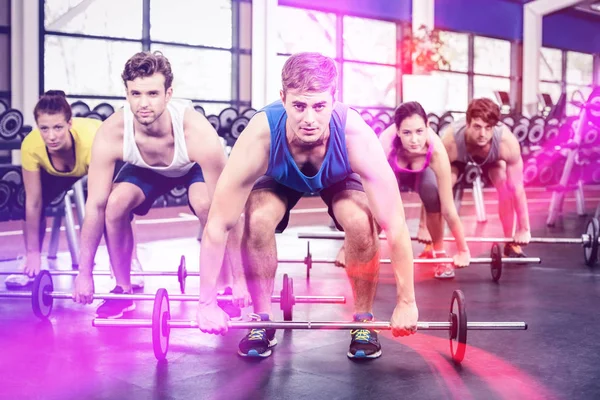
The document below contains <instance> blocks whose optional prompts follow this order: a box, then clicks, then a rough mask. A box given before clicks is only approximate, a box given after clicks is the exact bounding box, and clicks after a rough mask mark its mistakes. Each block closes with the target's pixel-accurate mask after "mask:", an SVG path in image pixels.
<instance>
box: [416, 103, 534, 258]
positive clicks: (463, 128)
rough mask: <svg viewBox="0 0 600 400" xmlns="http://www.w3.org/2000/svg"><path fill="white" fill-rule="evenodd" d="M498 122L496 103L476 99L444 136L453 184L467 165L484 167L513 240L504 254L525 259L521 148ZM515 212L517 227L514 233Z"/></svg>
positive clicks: (527, 230) (526, 238)
mask: <svg viewBox="0 0 600 400" xmlns="http://www.w3.org/2000/svg"><path fill="white" fill-rule="evenodd" d="M499 120H500V108H499V107H498V105H496V103H494V102H493V101H492V100H490V99H486V98H481V99H475V100H473V101H472V102H471V104H469V107H468V109H467V116H466V120H462V121H457V122H455V123H454V124H452V125H450V126H449V127H448V128H447V129H445V130H444V131H443V132H442V134H441V136H442V141H443V143H444V146H445V147H446V151H447V152H448V157H449V158H450V163H451V165H452V184H453V185H454V184H455V183H456V181H457V180H458V177H459V176H460V175H461V174H462V173H463V172H464V168H465V166H466V164H467V163H468V162H473V163H476V164H479V165H480V166H481V168H482V171H483V173H484V175H487V176H488V178H489V179H490V181H491V182H492V184H493V185H494V187H495V188H496V190H497V192H498V214H499V216H500V221H501V223H502V229H503V231H504V236H505V237H507V238H509V237H512V238H513V241H514V243H509V244H507V245H506V246H505V247H504V255H505V256H507V257H524V256H525V255H524V253H523V252H522V250H521V245H526V244H528V243H529V240H531V233H530V227H529V213H528V210H527V195H526V194H525V188H524V187H523V159H522V158H521V147H520V146H519V142H518V141H517V139H516V137H515V136H514V135H513V134H512V132H511V131H510V129H509V128H508V127H507V126H506V125H504V124H498V122H499ZM515 213H516V216H517V218H516V220H517V224H516V229H515V232H514V234H513V225H514V219H515ZM421 226H422V227H421V228H420V232H419V237H423V236H424V233H423V227H424V224H421ZM424 229H426V228H424ZM425 234H427V233H426V232H425Z"/></svg>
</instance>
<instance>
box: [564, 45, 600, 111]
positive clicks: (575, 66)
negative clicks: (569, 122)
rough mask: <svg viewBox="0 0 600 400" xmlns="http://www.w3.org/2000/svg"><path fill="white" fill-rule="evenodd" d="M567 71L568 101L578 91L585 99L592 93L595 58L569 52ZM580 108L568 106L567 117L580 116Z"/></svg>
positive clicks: (567, 53) (589, 55)
mask: <svg viewBox="0 0 600 400" xmlns="http://www.w3.org/2000/svg"><path fill="white" fill-rule="evenodd" d="M566 56H567V69H566V73H565V75H566V84H567V85H566V92H567V99H569V100H571V99H572V98H573V95H574V93H575V92H576V91H579V92H581V94H582V95H583V96H582V97H583V99H584V100H587V98H588V97H589V96H590V94H591V93H592V84H593V82H594V56H593V55H591V54H585V53H577V52H574V51H567V52H566ZM579 111H580V110H579V108H577V107H575V106H573V105H570V104H569V105H568V106H567V115H576V114H579Z"/></svg>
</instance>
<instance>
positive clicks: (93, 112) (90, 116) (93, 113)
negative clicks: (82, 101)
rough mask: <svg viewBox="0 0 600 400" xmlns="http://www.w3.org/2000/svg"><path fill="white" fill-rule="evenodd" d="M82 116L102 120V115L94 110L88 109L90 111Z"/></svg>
mask: <svg viewBox="0 0 600 400" xmlns="http://www.w3.org/2000/svg"><path fill="white" fill-rule="evenodd" d="M83 117H84V118H90V119H97V120H98V121H104V117H103V116H102V115H100V114H98V113H97V112H96V111H90V112H88V113H86V114H85V115H84V116H83Z"/></svg>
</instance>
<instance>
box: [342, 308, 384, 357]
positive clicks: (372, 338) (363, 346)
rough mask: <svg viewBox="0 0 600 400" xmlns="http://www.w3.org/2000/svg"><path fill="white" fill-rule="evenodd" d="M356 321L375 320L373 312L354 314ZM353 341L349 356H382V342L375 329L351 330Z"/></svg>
mask: <svg viewBox="0 0 600 400" xmlns="http://www.w3.org/2000/svg"><path fill="white" fill-rule="evenodd" d="M354 321H355V322H370V321H373V314H371V313H363V314H354ZM350 334H351V335H352V341H351V342H350V349H349V350H348V357H349V358H378V357H381V344H379V339H378V338H377V331H376V330H373V329H354V330H352V331H350Z"/></svg>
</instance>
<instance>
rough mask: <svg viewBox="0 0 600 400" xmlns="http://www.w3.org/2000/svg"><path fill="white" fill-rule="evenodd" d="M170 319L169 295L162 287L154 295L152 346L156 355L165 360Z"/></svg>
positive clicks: (160, 359)
mask: <svg viewBox="0 0 600 400" xmlns="http://www.w3.org/2000/svg"><path fill="white" fill-rule="evenodd" d="M170 319H171V310H170V307H169V295H168V294H167V290H166V289H163V288H160V289H158V291H157V292H156V296H154V310H153V311H152V347H153V349H154V356H155V357H156V359H157V360H159V361H162V360H164V359H165V358H166V357H167V351H169V335H170V334H171V329H170V328H169V320H170Z"/></svg>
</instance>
